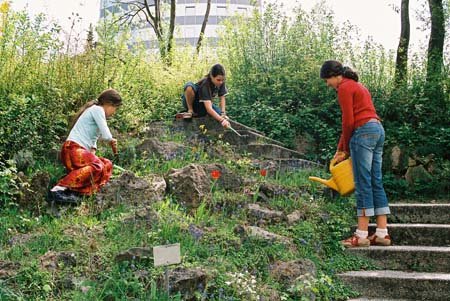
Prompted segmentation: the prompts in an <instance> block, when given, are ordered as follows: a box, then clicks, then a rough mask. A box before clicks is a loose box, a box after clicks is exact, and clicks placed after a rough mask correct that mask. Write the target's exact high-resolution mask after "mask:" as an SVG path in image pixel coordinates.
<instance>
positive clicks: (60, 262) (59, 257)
mask: <svg viewBox="0 0 450 301" xmlns="http://www.w3.org/2000/svg"><path fill="white" fill-rule="evenodd" d="M39 260H40V266H41V268H43V269H45V270H49V271H56V270H60V269H63V268H64V267H69V266H72V267H73V266H76V264H77V259H76V256H75V253H73V252H55V251H48V252H47V253H45V254H44V255H42V256H41V257H40V258H39Z"/></svg>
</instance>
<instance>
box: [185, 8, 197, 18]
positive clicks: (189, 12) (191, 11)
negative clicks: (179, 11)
mask: <svg viewBox="0 0 450 301" xmlns="http://www.w3.org/2000/svg"><path fill="white" fill-rule="evenodd" d="M185 16H195V6H186V14H185Z"/></svg>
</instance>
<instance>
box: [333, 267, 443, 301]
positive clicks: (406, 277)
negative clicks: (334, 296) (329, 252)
mask: <svg viewBox="0 0 450 301" xmlns="http://www.w3.org/2000/svg"><path fill="white" fill-rule="evenodd" d="M338 277H339V278H340V279H342V280H343V281H344V282H345V283H347V284H348V285H349V286H350V287H351V288H352V289H354V290H356V291H357V292H359V293H361V294H362V296H363V297H364V298H378V299H380V298H381V299H382V300H385V298H395V299H409V300H430V301H434V300H436V301H446V300H447V301H448V300H450V274H445V273H417V272H401V271H391V270H382V271H353V272H347V273H342V274H339V275H338Z"/></svg>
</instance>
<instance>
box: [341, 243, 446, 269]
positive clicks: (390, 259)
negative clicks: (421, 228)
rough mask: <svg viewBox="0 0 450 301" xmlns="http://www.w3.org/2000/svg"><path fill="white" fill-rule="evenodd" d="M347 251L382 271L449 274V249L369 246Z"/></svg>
mask: <svg viewBox="0 0 450 301" xmlns="http://www.w3.org/2000/svg"><path fill="white" fill-rule="evenodd" d="M347 251H348V252H351V253H352V254H355V255H358V256H362V257H366V258H370V259H373V260H375V262H376V264H377V265H378V266H379V267H381V268H383V269H389V270H402V271H423V272H431V271H433V272H439V273H450V247H427V246H390V247H382V246H371V247H369V248H353V249H348V250H347Z"/></svg>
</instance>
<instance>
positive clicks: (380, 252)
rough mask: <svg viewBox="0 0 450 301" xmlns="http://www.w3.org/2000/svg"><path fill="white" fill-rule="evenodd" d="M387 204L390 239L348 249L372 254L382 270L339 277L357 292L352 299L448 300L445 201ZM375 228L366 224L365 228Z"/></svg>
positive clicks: (449, 207) (449, 237)
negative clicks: (386, 243) (389, 242)
mask: <svg viewBox="0 0 450 301" xmlns="http://www.w3.org/2000/svg"><path fill="white" fill-rule="evenodd" d="M390 207H391V215H390V216H389V222H390V223H389V225H388V228H389V234H390V235H391V237H392V241H393V243H394V245H393V246H390V247H381V246H372V247H369V248H355V249H348V250H347V251H348V252H351V253H352V254H355V255H356V256H363V257H366V258H370V259H372V260H374V261H375V263H376V264H377V265H378V266H379V267H380V268H381V270H377V271H351V272H347V273H342V274H340V275H339V277H340V278H341V279H342V280H343V281H344V282H345V283H347V284H348V285H349V286H350V287H352V288H353V289H354V290H356V291H358V292H360V293H361V294H362V298H363V299H357V300H436V301H438V300H439V301H444V300H450V203H438V204H436V203H427V204H424V203H397V204H391V205H390ZM374 230H375V225H371V226H370V229H369V232H371V231H374ZM365 298H366V299H365ZM370 298H378V299H370Z"/></svg>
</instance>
